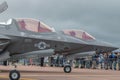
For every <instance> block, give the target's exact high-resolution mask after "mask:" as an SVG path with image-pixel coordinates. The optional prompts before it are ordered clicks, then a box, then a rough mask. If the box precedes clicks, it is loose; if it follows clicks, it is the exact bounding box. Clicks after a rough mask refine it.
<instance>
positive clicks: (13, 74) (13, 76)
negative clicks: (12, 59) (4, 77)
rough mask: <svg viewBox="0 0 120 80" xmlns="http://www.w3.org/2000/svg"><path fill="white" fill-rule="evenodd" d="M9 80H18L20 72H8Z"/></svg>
mask: <svg viewBox="0 0 120 80" xmlns="http://www.w3.org/2000/svg"><path fill="white" fill-rule="evenodd" d="M9 78H10V80H19V79H20V72H19V71H17V70H12V71H10V74H9Z"/></svg>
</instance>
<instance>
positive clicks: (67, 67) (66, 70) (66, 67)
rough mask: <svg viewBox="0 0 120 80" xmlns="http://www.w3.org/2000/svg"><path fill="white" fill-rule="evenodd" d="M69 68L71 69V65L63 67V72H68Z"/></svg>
mask: <svg viewBox="0 0 120 80" xmlns="http://www.w3.org/2000/svg"><path fill="white" fill-rule="evenodd" d="M71 70H72V69H71V66H65V67H64V72H65V73H70V72H71Z"/></svg>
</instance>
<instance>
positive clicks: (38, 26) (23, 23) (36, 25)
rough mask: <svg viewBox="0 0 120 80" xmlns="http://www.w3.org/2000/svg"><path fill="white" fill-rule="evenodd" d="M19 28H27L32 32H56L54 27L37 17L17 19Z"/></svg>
mask: <svg viewBox="0 0 120 80" xmlns="http://www.w3.org/2000/svg"><path fill="white" fill-rule="evenodd" d="M16 21H17V23H18V25H19V28H20V29H21V30H27V31H32V32H40V33H42V32H55V30H54V28H51V27H49V26H48V25H46V24H44V23H43V22H40V21H38V20H35V19H16Z"/></svg>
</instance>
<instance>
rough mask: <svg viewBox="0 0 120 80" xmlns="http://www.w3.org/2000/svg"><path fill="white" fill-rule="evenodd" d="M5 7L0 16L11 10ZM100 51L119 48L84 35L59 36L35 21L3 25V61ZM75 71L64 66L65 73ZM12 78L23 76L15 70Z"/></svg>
mask: <svg viewBox="0 0 120 80" xmlns="http://www.w3.org/2000/svg"><path fill="white" fill-rule="evenodd" d="M2 5H3V6H2V7H3V8H2V7H1V8H0V13H2V12H3V11H5V10H6V9H7V4H6V2H5V3H3V4H2ZM0 6H1V5H0ZM96 49H97V50H103V51H112V50H115V49H117V48H116V47H114V46H111V45H108V44H106V43H103V42H98V41H97V40H96V39H95V38H94V37H92V36H91V35H89V34H88V33H86V32H84V31H80V30H78V31H77V30H64V31H61V32H56V31H55V29H54V28H51V27H49V26H47V25H46V24H44V23H43V22H41V21H39V20H35V19H29V18H28V19H26V18H25V19H24V18H21V19H10V20H8V21H7V22H1V23H0V60H6V59H8V58H11V57H13V56H15V57H16V58H20V57H21V56H22V57H25V56H28V55H39V56H51V55H54V54H61V55H65V56H70V55H74V54H76V53H81V52H87V51H95V50H96ZM71 70H72V69H71V66H70V65H69V64H65V65H64V72H66V73H70V72H71ZM9 77H10V80H19V78H20V73H19V71H17V70H12V71H10V74H9Z"/></svg>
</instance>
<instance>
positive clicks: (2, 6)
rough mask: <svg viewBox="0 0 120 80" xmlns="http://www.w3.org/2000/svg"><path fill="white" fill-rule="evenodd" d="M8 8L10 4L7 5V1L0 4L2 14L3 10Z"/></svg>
mask: <svg viewBox="0 0 120 80" xmlns="http://www.w3.org/2000/svg"><path fill="white" fill-rule="evenodd" d="M7 8H8V5H7V2H6V1H5V2H3V3H2V4H0V14H1V13H2V12H4V11H5V10H7Z"/></svg>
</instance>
